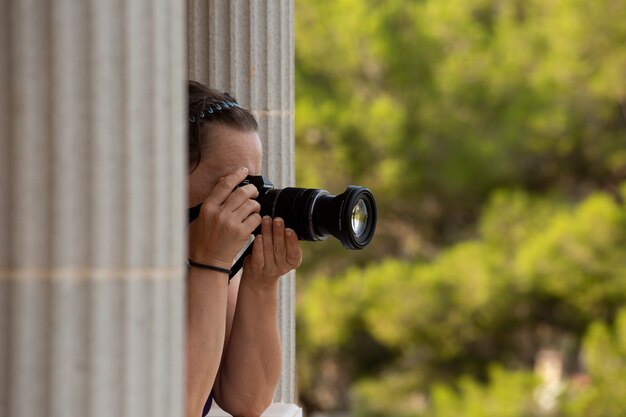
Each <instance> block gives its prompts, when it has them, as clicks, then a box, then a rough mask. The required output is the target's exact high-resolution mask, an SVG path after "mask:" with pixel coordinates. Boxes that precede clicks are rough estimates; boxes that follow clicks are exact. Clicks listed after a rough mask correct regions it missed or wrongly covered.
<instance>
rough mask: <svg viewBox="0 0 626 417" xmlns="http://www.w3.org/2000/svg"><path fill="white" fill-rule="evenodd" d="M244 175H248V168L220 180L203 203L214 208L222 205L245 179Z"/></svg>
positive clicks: (240, 169)
mask: <svg viewBox="0 0 626 417" xmlns="http://www.w3.org/2000/svg"><path fill="white" fill-rule="evenodd" d="M246 175H248V168H239V169H238V170H236V171H233V172H231V173H230V174H228V175H226V176H225V177H223V178H222V179H220V180H219V181H218V183H217V184H216V185H215V187H213V190H212V191H211V193H210V194H209V196H208V197H207V198H206V200H204V201H205V203H210V204H214V205H216V206H219V205H221V204H222V203H224V201H226V199H227V198H228V196H230V194H231V193H232V192H233V190H234V189H235V187H237V185H239V184H240V183H241V181H243V180H244V178H246ZM242 188H243V187H242Z"/></svg>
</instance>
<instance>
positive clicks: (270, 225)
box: [242, 216, 302, 288]
mask: <svg viewBox="0 0 626 417" xmlns="http://www.w3.org/2000/svg"><path fill="white" fill-rule="evenodd" d="M253 245H254V246H253V247H252V255H250V256H248V257H247V258H246V260H245V263H244V276H245V278H244V279H242V282H244V281H246V282H247V283H248V284H252V285H255V286H257V287H258V288H262V287H271V288H273V286H274V284H275V283H276V281H277V280H278V278H279V277H280V276H282V275H285V274H286V273H287V272H289V271H291V270H293V269H296V268H297V267H299V266H300V263H301V262H302V250H301V249H300V243H299V242H298V237H297V236H296V233H295V232H294V231H293V230H291V229H286V228H285V222H284V221H283V219H281V218H279V217H277V218H275V219H274V220H272V219H271V218H270V217H269V216H265V217H264V218H263V225H262V227H261V235H260V236H257V237H256V238H255V240H254V243H253Z"/></svg>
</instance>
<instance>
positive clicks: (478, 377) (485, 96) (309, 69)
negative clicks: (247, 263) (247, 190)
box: [295, 0, 626, 417]
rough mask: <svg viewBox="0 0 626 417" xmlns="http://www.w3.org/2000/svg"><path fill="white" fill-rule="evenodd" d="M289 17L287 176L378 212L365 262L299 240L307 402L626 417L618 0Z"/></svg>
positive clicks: (624, 30)
mask: <svg viewBox="0 0 626 417" xmlns="http://www.w3.org/2000/svg"><path fill="white" fill-rule="evenodd" d="M295 16H296V157H297V164H296V166H297V180H298V184H299V185H300V186H309V187H315V188H326V189H328V190H330V191H332V192H341V191H342V190H343V189H344V188H345V186H346V185H347V184H363V185H367V186H368V187H369V188H371V189H372V190H373V192H374V194H375V195H376V197H377V202H378V206H379V227H378V231H377V235H376V238H375V240H374V241H373V242H372V244H371V245H370V246H368V248H366V249H365V250H364V251H361V252H354V253H346V251H344V250H343V249H339V244H338V243H337V242H331V241H329V242H325V243H319V244H307V245H304V246H305V250H306V253H305V264H304V265H303V267H302V270H301V273H300V274H299V275H298V290H299V293H298V341H297V342H298V361H299V362H298V363H299V369H298V374H299V377H300V381H299V386H300V400H301V403H302V404H303V406H304V407H305V410H306V411H308V412H314V411H324V412H332V411H338V410H343V411H346V410H347V411H349V412H350V413H351V414H352V415H354V416H364V417H365V416H368V417H369V416H372V417H373V416H390V415H394V416H407V417H408V416H415V417H417V416H428V417H431V416H432V417H435V416H436V417H444V416H453V415H454V416H459V415H462V416H471V417H474V416H476V417H478V416H498V417H502V416H505V417H506V416H511V417H521V416H545V415H549V416H598V417H600V416H607V417H608V416H623V415H626V382H624V381H626V378H624V375H626V310H625V309H624V307H626V207H625V203H624V202H625V201H626V1H624V0H597V1H593V2H590V1H588V0H585V1H583V0H464V1H460V0H413V1H407V0H402V1H401V0H387V1H385V2H379V1H374V0H336V1H332V2H311V1H304V0H302V1H301V0H297V1H296V12H295ZM546 358H547V359H546ZM550 358H552V359H551V360H550ZM544 359H545V360H544ZM550 364H552V365H550ZM555 364H556V365H555ZM550 366H552V368H551V367H550ZM550 369H552V371H550ZM555 372H556V373H555Z"/></svg>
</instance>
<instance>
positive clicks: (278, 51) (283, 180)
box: [187, 0, 296, 403]
mask: <svg viewBox="0 0 626 417" xmlns="http://www.w3.org/2000/svg"><path fill="white" fill-rule="evenodd" d="M187 14H188V19H187V20H188V59H189V78H191V79H194V80H197V81H200V82H202V83H204V84H207V85H209V86H212V87H215V88H218V89H220V90H224V91H228V92H231V93H232V94H233V95H234V96H235V97H237V99H238V100H239V102H241V103H242V104H243V105H244V106H245V107H247V108H250V109H252V111H253V112H254V114H255V115H256V117H257V119H258V120H259V124H260V132H259V134H260V136H261V140H262V141H263V153H264V155H263V164H262V172H263V173H264V174H266V175H268V176H269V178H270V179H271V180H272V182H273V183H274V185H275V186H276V187H279V188H282V187H286V186H293V184H294V169H293V164H294V141H293V135H294V133H293V123H294V114H293V109H294V67H293V66H294V44H293V41H294V37H293V1H292V0H232V1H229V0H213V1H204V0H188V8H187ZM294 280H295V277H294V274H293V273H290V274H288V275H287V276H285V277H283V278H281V284H280V314H279V325H280V332H281V340H282V352H283V372H282V376H281V379H280V383H279V386H278V387H277V389H276V394H275V400H276V401H278V402H285V403H293V402H294V400H295V396H296V394H295V385H296V384H295V317H294V293H295V283H294Z"/></svg>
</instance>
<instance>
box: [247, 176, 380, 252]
mask: <svg viewBox="0 0 626 417" xmlns="http://www.w3.org/2000/svg"><path fill="white" fill-rule="evenodd" d="M247 184H252V185H254V186H255V187H256V188H257V190H259V196H258V197H257V198H256V200H257V201H258V202H259V204H260V205H261V212H260V214H261V216H266V215H267V216H270V217H272V218H274V217H281V218H282V219H283V220H284V221H285V227H289V228H291V229H293V230H294V231H295V232H296V234H297V235H298V238H299V239H300V240H308V241H317V240H324V239H327V238H328V237H329V236H334V237H335V238H337V239H338V240H339V241H340V242H341V244H342V245H343V247H344V248H346V249H362V248H364V247H365V246H367V244H368V243H370V241H371V240H372V238H373V237H374V232H375V230H376V201H375V200H374V195H373V194H372V193H371V192H370V190H368V189H367V188H365V187H358V186H353V185H351V186H349V187H347V189H346V191H344V192H343V193H342V194H339V195H336V196H335V195H331V194H330V193H329V192H328V191H326V190H319V189H315V188H295V187H287V188H280V189H277V188H274V185H273V184H272V183H271V182H270V181H269V180H268V179H267V178H265V177H264V176H262V175H250V176H248V177H246V179H245V180H243V182H242V183H241V184H239V186H244V185H247ZM255 233H256V232H255Z"/></svg>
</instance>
